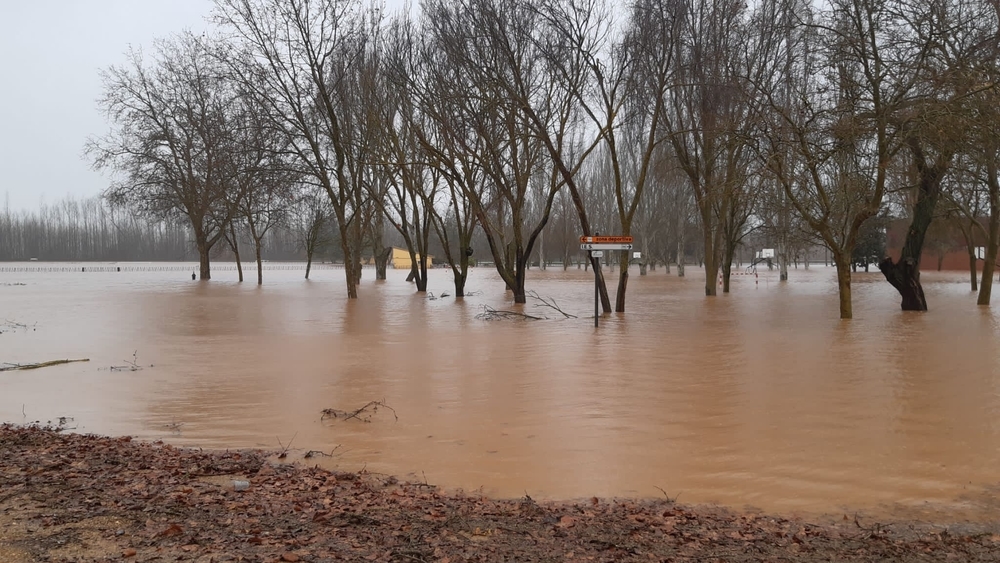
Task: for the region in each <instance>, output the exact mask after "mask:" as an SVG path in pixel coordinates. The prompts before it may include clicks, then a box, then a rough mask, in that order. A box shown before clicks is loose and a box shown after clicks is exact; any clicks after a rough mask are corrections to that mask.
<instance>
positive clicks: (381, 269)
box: [375, 248, 392, 280]
mask: <svg viewBox="0 0 1000 563" xmlns="http://www.w3.org/2000/svg"><path fill="white" fill-rule="evenodd" d="M391 255H392V248H384V249H382V250H381V251H380V252H379V253H377V254H376V255H375V279H377V280H384V279H385V278H386V267H387V266H388V264H389V256H391Z"/></svg>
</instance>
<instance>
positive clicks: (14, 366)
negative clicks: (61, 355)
mask: <svg viewBox="0 0 1000 563" xmlns="http://www.w3.org/2000/svg"><path fill="white" fill-rule="evenodd" d="M89 361H90V358H83V359H80V360H52V361H49V362H41V363H37V364H10V363H5V364H3V365H2V366H0V371H17V370H24V369H38V368H47V367H49V366H58V365H60V364H69V363H72V362H89Z"/></svg>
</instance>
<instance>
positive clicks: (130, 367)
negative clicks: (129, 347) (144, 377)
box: [110, 350, 153, 371]
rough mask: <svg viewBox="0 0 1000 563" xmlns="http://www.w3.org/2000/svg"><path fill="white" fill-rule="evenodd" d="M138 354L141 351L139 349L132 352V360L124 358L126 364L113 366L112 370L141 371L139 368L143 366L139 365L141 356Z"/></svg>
mask: <svg viewBox="0 0 1000 563" xmlns="http://www.w3.org/2000/svg"><path fill="white" fill-rule="evenodd" d="M138 355H139V351H138V350H136V351H134V352H132V360H131V361H129V360H122V361H123V362H125V365H124V366H111V368H110V369H111V371H139V370H141V369H142V366H140V365H139V357H138ZM149 367H153V366H152V365H150V366H149Z"/></svg>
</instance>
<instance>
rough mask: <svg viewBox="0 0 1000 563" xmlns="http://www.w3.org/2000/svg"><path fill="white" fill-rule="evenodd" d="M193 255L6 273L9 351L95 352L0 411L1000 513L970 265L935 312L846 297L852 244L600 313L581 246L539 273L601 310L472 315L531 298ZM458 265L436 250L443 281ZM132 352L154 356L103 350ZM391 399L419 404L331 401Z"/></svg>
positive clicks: (645, 280) (96, 427)
mask: <svg viewBox="0 0 1000 563" xmlns="http://www.w3.org/2000/svg"><path fill="white" fill-rule="evenodd" d="M184 274H185V273H184V272H178V273H170V272H156V273H47V274H42V273H30V274H10V273H6V274H0V318H6V319H10V320H15V321H18V322H23V323H28V324H33V323H37V329H36V330H34V331H31V330H28V331H25V330H19V331H14V332H7V333H4V334H2V335H0V361H5V362H34V361H43V360H51V359H57V358H68V357H74V358H75V357H89V358H90V359H91V362H90V363H89V364H70V365H65V366H59V367H53V368H47V369H45V370H38V371H25V372H6V373H3V374H0V420H3V421H11V422H21V421H24V420H29V421H30V420H42V421H44V420H48V419H54V418H56V417H58V416H72V417H74V418H75V420H76V423H77V424H78V425H79V431H84V432H96V433H103V434H132V435H136V436H139V437H142V438H148V439H164V440H167V441H170V442H173V443H176V444H180V445H190V446H201V447H213V448H230V447H247V446H260V447H267V448H273V447H277V446H278V440H279V439H280V440H281V441H282V442H283V443H286V444H287V443H288V441H289V440H290V439H292V437H293V436H294V443H293V448H295V450H293V451H297V452H298V454H299V455H301V454H302V453H304V452H305V451H307V450H321V451H327V452H329V451H330V450H332V449H333V448H334V447H336V446H338V445H340V448H339V449H338V450H337V453H338V457H334V458H319V462H320V463H325V464H328V465H336V466H339V467H341V468H343V469H348V470H351V469H354V470H356V469H360V468H362V467H367V468H368V470H371V471H378V472H384V473H394V474H400V475H404V476H405V475H411V476H412V475H416V476H419V478H420V479H424V478H425V477H426V479H427V480H429V481H430V482H433V483H436V484H439V485H443V486H445V487H449V488H465V489H482V490H483V491H484V492H486V493H488V494H494V495H501V496H520V495H523V494H525V493H526V492H527V493H528V494H530V495H532V496H534V497H548V498H573V497H583V496H591V495H598V496H637V495H659V494H661V493H660V491H659V489H662V490H664V491H666V492H667V493H668V494H670V495H671V496H673V495H676V494H680V495H681V500H683V501H686V502H694V503H701V502H718V503H722V504H726V505H731V506H736V507H742V506H745V505H751V506H755V507H760V508H764V509H768V510H778V511H820V512H831V511H835V510H839V509H842V508H845V507H850V508H852V509H857V508H861V509H869V510H873V509H878V508H879V507H884V505H888V504H893V505H899V506H903V507H909V508H910V509H922V508H924V507H927V506H930V507H934V508H938V507H944V508H947V509H948V510H958V511H959V512H961V513H962V514H963V515H968V516H970V517H990V516H991V515H992V516H993V517H994V518H995V516H996V513H997V512H996V511H997V505H996V503H995V500H993V499H995V498H996V496H995V495H993V494H990V493H988V491H990V490H995V488H996V486H997V485H998V484H1000V429H998V421H1000V417H998V415H1000V385H998V384H1000V367H998V365H1000V364H998V362H997V359H998V358H997V350H996V346H995V343H996V342H997V336H998V332H1000V327H998V319H997V313H996V311H995V309H990V308H980V307H977V306H976V305H975V299H974V297H972V296H970V294H969V291H968V287H967V285H966V284H965V280H966V278H967V276H966V275H963V274H959V273H955V274H953V275H952V274H926V275H925V283H926V284H927V288H926V289H927V294H928V298H929V300H930V303H931V306H932V310H931V311H930V312H929V313H926V314H910V313H903V312H900V311H899V310H898V298H897V297H896V296H895V295H894V294H893V291H892V289H891V288H890V287H889V286H888V285H887V284H885V283H884V282H882V281H881V280H880V279H879V277H878V276H879V274H875V273H872V274H867V275H866V274H859V275H858V276H857V277H856V279H855V283H854V293H855V300H856V301H855V312H856V318H855V319H854V320H853V321H847V322H844V321H840V320H838V319H837V318H836V317H837V298H836V283H835V277H834V274H833V270H832V269H826V268H813V269H812V270H809V271H803V270H794V271H793V272H792V281H791V282H790V283H784V284H782V283H778V281H777V279H776V276H775V275H774V274H772V273H765V274H762V275H761V277H760V278H759V279H754V278H752V277H741V278H738V279H735V281H734V284H733V294H731V295H721V296H719V297H717V298H714V299H709V298H705V297H704V296H703V295H702V292H703V289H702V288H703V285H702V284H703V282H702V277H701V274H700V272H697V271H692V272H691V273H689V277H688V278H686V279H678V278H676V277H674V276H668V275H665V274H663V273H662V272H656V273H654V274H652V275H650V276H646V277H639V276H637V275H636V276H634V277H633V278H632V279H631V281H630V284H629V303H628V306H629V313H628V314H627V315H625V316H611V317H610V318H607V319H606V320H605V321H604V322H603V323H602V325H601V327H600V328H599V329H596V330H595V329H594V327H593V326H592V323H591V321H590V320H589V319H587V318H586V317H587V316H588V314H590V312H591V311H592V301H591V299H592V298H593V297H592V293H591V292H592V288H593V286H592V285H591V284H592V278H591V277H590V276H589V275H588V274H587V273H586V272H583V271H578V270H570V271H567V272H562V271H548V272H538V271H532V272H530V275H529V286H530V288H531V289H534V290H536V291H538V293H539V294H541V295H544V296H549V297H554V298H555V299H556V300H557V301H558V303H559V304H560V306H562V307H563V308H564V309H565V310H567V311H568V312H571V313H575V314H578V315H579V316H580V317H581V318H579V319H565V320H562V319H557V318H556V317H560V315H558V314H556V313H554V312H553V311H546V310H545V309H544V308H535V307H533V306H532V305H531V304H529V305H528V306H527V307H528V309H530V310H531V311H532V312H533V314H538V313H541V314H547V316H549V317H550V318H551V320H546V321H537V322H517V321H514V322H510V321H501V322H486V321H482V320H478V319H476V318H475V315H476V314H477V313H478V312H479V311H481V307H482V305H483V304H489V305H491V306H494V307H504V308H509V307H511V305H509V304H508V302H507V297H506V296H505V295H504V293H503V292H502V291H501V288H502V284H501V283H500V282H499V280H498V278H497V276H496V275H495V274H494V273H493V272H491V271H489V270H485V269H478V270H475V271H474V272H473V273H472V275H471V280H470V282H469V287H470V289H472V290H480V291H482V294H481V295H477V296H474V297H469V298H467V299H465V300H464V301H456V300H454V299H452V298H443V299H436V300H432V299H426V298H424V297H422V296H419V295H415V294H414V293H413V291H412V286H411V285H410V284H407V283H406V282H404V281H403V275H402V273H399V272H390V279H389V281H387V282H375V281H373V280H371V277H372V274H373V272H372V271H366V272H365V276H366V279H365V281H364V282H363V286H362V289H361V298H360V299H358V300H357V301H353V302H348V301H347V300H346V298H345V297H344V294H345V291H344V289H343V279H342V278H343V273H342V272H341V271H338V270H320V271H319V272H315V274H314V275H315V279H313V280H311V281H305V280H302V279H300V276H301V272H295V271H275V272H266V273H265V274H266V275H265V285H264V286H263V287H257V286H256V285H254V284H252V283H245V284H242V285H241V284H237V283H235V281H234V280H230V279H228V277H227V275H234V274H232V273H229V272H224V273H222V275H221V276H220V277H221V279H217V280H213V281H212V282H210V283H200V282H192V281H191V280H190V279H189V278H186V277H185V275H184ZM17 282H22V283H25V284H27V285H25V286H14V285H5V284H13V283H17ZM449 285H450V273H449V272H446V271H439V270H438V271H434V272H432V277H431V282H430V287H429V289H430V290H431V291H432V292H434V293H435V294H440V293H441V292H442V291H448V292H449V293H450V292H451V291H452V290H451V288H450V287H449ZM133 352H134V353H135V354H136V356H137V358H138V363H139V364H141V365H145V366H149V365H152V367H146V368H145V369H143V370H142V371H136V372H129V371H124V372H121V371H111V370H109V369H107V368H108V367H110V366H112V365H123V364H124V360H126V359H129V360H130V359H131V357H132V354H133ZM383 399H384V401H385V402H386V403H387V404H389V405H390V406H392V407H393V408H394V409H395V410H396V412H397V413H398V415H399V421H398V422H395V421H393V419H392V416H391V414H389V413H379V414H377V415H375V416H374V417H373V418H372V421H371V422H370V423H365V422H360V421H356V420H352V421H338V420H334V421H320V411H321V410H322V409H324V408H337V409H342V410H350V409H352V408H357V407H360V406H361V405H364V404H365V403H367V402H368V401H371V400H383ZM22 410H23V413H24V414H22ZM170 426H179V428H180V431H179V432H174V431H172V430H171V429H170ZM310 462H311V461H310ZM928 503H929V504H928ZM897 509H898V506H897Z"/></svg>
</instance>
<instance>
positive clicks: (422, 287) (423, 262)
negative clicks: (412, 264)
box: [416, 255, 427, 292]
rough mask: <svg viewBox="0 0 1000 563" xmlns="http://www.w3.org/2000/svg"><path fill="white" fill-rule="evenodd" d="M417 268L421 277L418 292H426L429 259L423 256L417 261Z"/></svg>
mask: <svg viewBox="0 0 1000 563" xmlns="http://www.w3.org/2000/svg"><path fill="white" fill-rule="evenodd" d="M417 262H418V263H417V268H419V270H418V271H419V272H420V275H419V276H417V279H416V282H417V291H418V292H425V291H427V257H426V256H423V255H421V256H420V260H418V261H417Z"/></svg>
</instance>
